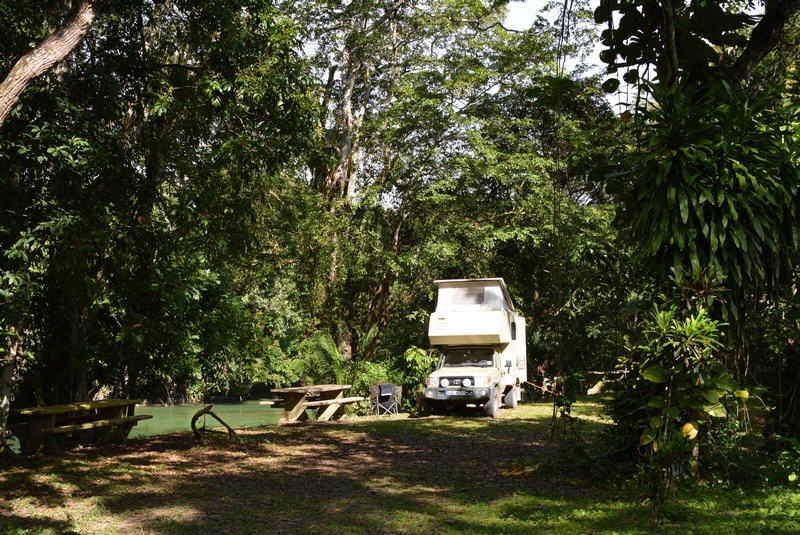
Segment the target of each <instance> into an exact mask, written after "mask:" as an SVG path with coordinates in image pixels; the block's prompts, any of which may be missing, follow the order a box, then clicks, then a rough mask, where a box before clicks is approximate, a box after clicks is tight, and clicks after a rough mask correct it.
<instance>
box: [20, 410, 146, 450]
mask: <svg viewBox="0 0 800 535" xmlns="http://www.w3.org/2000/svg"><path fill="white" fill-rule="evenodd" d="M137 403H139V400H135V399H106V400H100V401H79V402H75V403H64V404H61V405H44V406H41V407H26V408H23V409H15V410H12V411H11V415H12V416H13V417H14V419H15V420H20V422H19V423H17V424H15V429H16V430H17V432H18V433H19V435H20V441H21V443H22V447H23V451H24V452H25V453H35V452H37V451H39V450H40V449H41V448H42V446H44V445H47V446H48V449H51V450H56V449H58V448H57V444H56V441H55V436H56V435H69V434H73V435H74V434H79V433H84V432H86V433H92V432H93V431H94V430H97V429H102V428H109V429H108V431H109V433H107V434H106V436H110V437H111V438H115V439H124V438H125V437H127V436H128V433H129V432H130V430H131V428H133V426H134V425H136V424H137V423H138V422H139V421H140V420H146V419H148V418H152V416H150V415H147V414H138V415H134V410H135V408H136V404H137ZM86 433H84V434H86ZM82 438H83V437H82ZM90 438H93V439H94V440H96V439H97V438H98V437H96V436H95V437H90Z"/></svg>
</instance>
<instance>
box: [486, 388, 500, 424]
mask: <svg viewBox="0 0 800 535" xmlns="http://www.w3.org/2000/svg"><path fill="white" fill-rule="evenodd" d="M501 395H502V394H501V393H500V389H499V388H498V389H495V390H492V397H491V398H490V399H489V401H487V402H486V403H484V405H483V414H485V415H486V416H489V417H490V418H497V416H498V415H499V414H500V397H501Z"/></svg>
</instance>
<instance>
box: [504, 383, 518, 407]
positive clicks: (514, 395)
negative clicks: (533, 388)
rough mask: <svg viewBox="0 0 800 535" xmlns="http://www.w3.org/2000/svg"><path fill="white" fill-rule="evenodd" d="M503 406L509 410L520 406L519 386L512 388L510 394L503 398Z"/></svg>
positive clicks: (507, 393)
mask: <svg viewBox="0 0 800 535" xmlns="http://www.w3.org/2000/svg"><path fill="white" fill-rule="evenodd" d="M503 404H504V405H505V406H506V407H508V408H509V409H516V408H517V405H518V404H519V387H518V386H512V387H511V389H510V390H509V391H508V392H506V395H505V396H504V397H503Z"/></svg>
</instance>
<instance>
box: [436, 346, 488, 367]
mask: <svg viewBox="0 0 800 535" xmlns="http://www.w3.org/2000/svg"><path fill="white" fill-rule="evenodd" d="M493 358H494V350H492V349H490V348H487V347H457V348H453V349H448V350H447V352H446V353H445V354H444V360H443V361H442V366H445V367H452V366H492V365H494V361H493Z"/></svg>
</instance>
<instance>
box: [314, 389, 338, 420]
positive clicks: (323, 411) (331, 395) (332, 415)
mask: <svg viewBox="0 0 800 535" xmlns="http://www.w3.org/2000/svg"><path fill="white" fill-rule="evenodd" d="M343 397H344V390H341V391H340V392H339V393H338V394H336V392H323V393H321V394H320V399H340V398H343ZM341 408H342V406H341V405H340V404H338V403H334V404H332V405H328V406H327V407H320V408H319V410H318V411H317V421H318V422H324V421H326V420H338V419H339V418H340V417H341V410H340V409H341Z"/></svg>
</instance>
